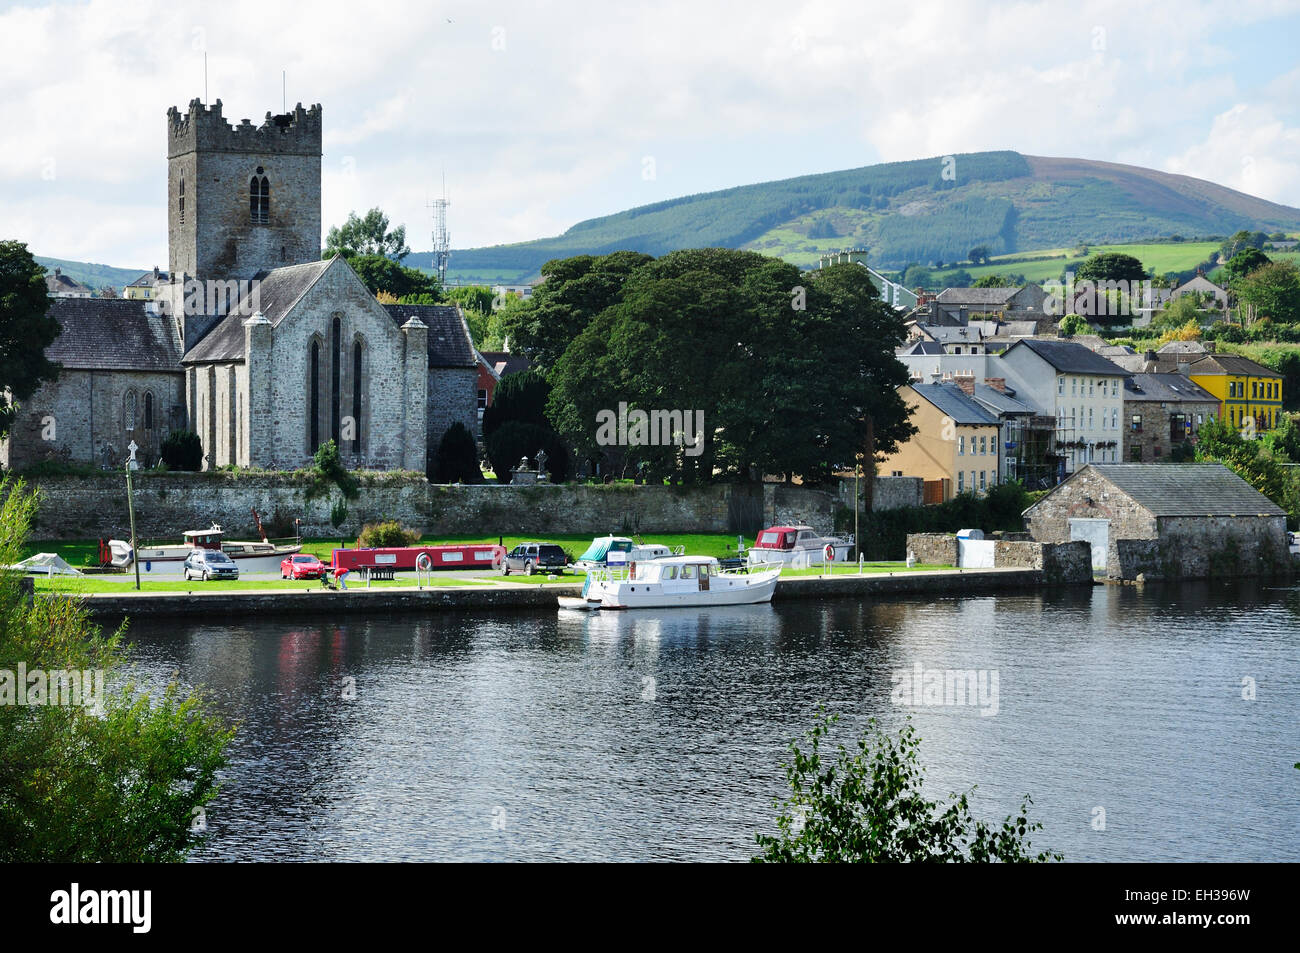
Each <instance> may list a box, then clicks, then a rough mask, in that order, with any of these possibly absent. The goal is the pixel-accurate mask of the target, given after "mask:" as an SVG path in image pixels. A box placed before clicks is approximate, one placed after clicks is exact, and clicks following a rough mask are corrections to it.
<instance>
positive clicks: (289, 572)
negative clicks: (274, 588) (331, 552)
mask: <svg viewBox="0 0 1300 953" xmlns="http://www.w3.org/2000/svg"><path fill="white" fill-rule="evenodd" d="M323 575H325V564H324V563H323V562H321V561H320V560H319V559H317V558H316V557H315V556H313V555H312V554H311V553H298V554H297V555H296V556H286V557H285V558H284V559H282V560H280V578H281V579H319V578H320V577H321V576H323Z"/></svg>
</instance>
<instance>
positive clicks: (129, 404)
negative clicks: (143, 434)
mask: <svg viewBox="0 0 1300 953" xmlns="http://www.w3.org/2000/svg"><path fill="white" fill-rule="evenodd" d="M123 402H124V407H123V410H124V413H123V415H122V416H123V418H124V420H125V422H126V429H127V430H134V429H135V391H133V390H129V391H127V392H126V396H125V397H123Z"/></svg>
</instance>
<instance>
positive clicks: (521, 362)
mask: <svg viewBox="0 0 1300 953" xmlns="http://www.w3.org/2000/svg"><path fill="white" fill-rule="evenodd" d="M939 351H940V353H942V351H943V349H942V348H940V349H939ZM479 353H480V354H482V355H483V360H485V361H486V362H487V363H488V366H489V367H491V368H492V370H493V371H494V372H495V373H496V375H497V377H506V376H508V375H510V374H518V373H519V372H520V371H526V370H528V368H529V367H530V366H531V365H532V362H531V361H529V360H528V358H526V357H524V355H522V354H511V353H510V352H509V351H480V352H479Z"/></svg>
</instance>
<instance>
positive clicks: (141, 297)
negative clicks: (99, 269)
mask: <svg viewBox="0 0 1300 953" xmlns="http://www.w3.org/2000/svg"><path fill="white" fill-rule="evenodd" d="M166 280H167V272H165V271H159V270H158V269H157V268H154V270H153V271H146V272H145V273H144V274H143V275H141V276H140V277H139V278H137V279H135V281H133V282H131V283H130V284H129V285H127V286H126V287H124V288H123V289H122V297H123V298H134V299H135V300H137V301H152V300H153V286H154V285H156V284H157V283H158V282H160V281H166Z"/></svg>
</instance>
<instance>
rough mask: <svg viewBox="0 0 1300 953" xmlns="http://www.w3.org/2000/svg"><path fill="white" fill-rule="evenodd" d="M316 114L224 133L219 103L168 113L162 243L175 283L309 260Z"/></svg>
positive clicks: (316, 179) (300, 113)
mask: <svg viewBox="0 0 1300 953" xmlns="http://www.w3.org/2000/svg"><path fill="white" fill-rule="evenodd" d="M320 172H321V107H320V105H319V104H317V105H314V106H312V107H311V108H310V109H303V107H302V103H299V104H298V105H297V107H296V108H295V109H294V110H293V112H290V113H286V114H284V115H280V116H273V115H271V114H270V113H269V112H268V113H267V114H266V119H265V121H264V122H263V123H262V124H261V125H260V126H254V125H253V124H252V123H251V122H249V120H247V119H245V120H243V122H241V123H240V124H239V125H238V126H231V124H230V123H229V122H227V121H226V120H225V119H224V118H223V117H222V115H221V100H219V99H218V100H217V101H216V102H215V103H213V104H212V105H211V106H206V107H205V106H204V105H203V104H202V103H201V102H200V101H199V100H197V99H194V100H191V101H190V105H189V112H188V113H186V114H184V115H182V114H181V112H180V111H179V110H178V109H177V108H176V107H175V106H173V107H171V108H170V109H168V110H167V237H168V246H169V251H168V265H169V271H170V273H171V280H172V281H173V282H177V281H184V280H186V279H191V278H197V279H198V280H200V281H209V280H215V281H230V280H232V279H238V280H246V279H250V278H252V277H253V276H254V275H256V274H257V273H259V272H262V271H268V270H270V269H272V268H279V267H281V266H283V265H296V264H301V263H303V262H308V261H317V260H319V258H320V251H321V231H320V228H321V203H320Z"/></svg>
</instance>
